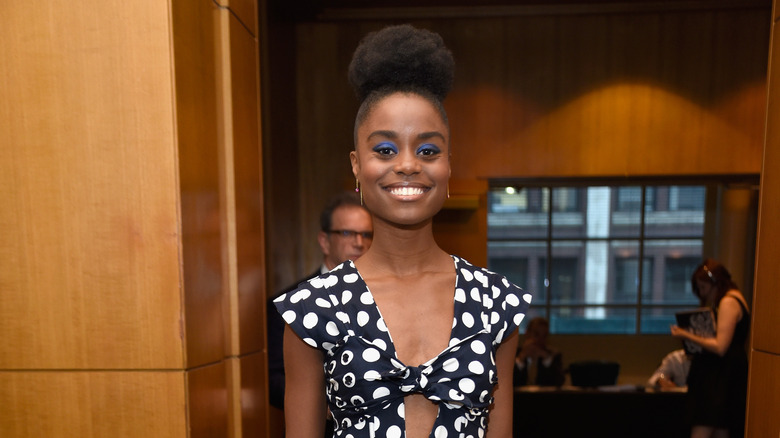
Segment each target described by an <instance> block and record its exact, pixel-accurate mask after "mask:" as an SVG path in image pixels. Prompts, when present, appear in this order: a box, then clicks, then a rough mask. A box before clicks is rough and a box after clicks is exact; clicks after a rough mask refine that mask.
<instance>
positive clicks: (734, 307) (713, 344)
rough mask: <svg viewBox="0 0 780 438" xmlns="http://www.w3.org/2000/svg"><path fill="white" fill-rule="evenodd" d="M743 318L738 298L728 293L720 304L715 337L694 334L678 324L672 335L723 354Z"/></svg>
mask: <svg viewBox="0 0 780 438" xmlns="http://www.w3.org/2000/svg"><path fill="white" fill-rule="evenodd" d="M741 318H742V308H741V306H740V305H739V301H738V298H737V297H735V296H733V295H730V294H726V295H725V296H724V297H723V298H722V299H721V300H720V304H719V305H718V322H717V328H716V331H715V337H714V338H703V337H701V336H697V335H694V334H693V333H691V332H689V331H687V330H685V329H682V328H680V327H677V326H676V325H674V326H672V336H675V337H678V338H683V339H688V340H690V341H693V342H695V343H697V344H699V345H701V346H702V348H704V349H705V350H707V351H710V352H712V353H715V354H717V355H719V356H723V355H724V354H726V351H727V350H728V349H729V344H731V339H732V338H733V337H734V329H735V328H736V326H737V322H739V320H740V319H741Z"/></svg>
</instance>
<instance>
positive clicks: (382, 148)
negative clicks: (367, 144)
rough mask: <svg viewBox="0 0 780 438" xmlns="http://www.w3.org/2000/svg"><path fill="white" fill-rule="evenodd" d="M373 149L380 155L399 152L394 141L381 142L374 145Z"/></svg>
mask: <svg viewBox="0 0 780 438" xmlns="http://www.w3.org/2000/svg"><path fill="white" fill-rule="evenodd" d="M373 151H374V152H376V153H378V154H379V155H392V154H397V153H398V148H397V147H395V145H394V144H392V143H379V144H378V145H376V146H374V148H373Z"/></svg>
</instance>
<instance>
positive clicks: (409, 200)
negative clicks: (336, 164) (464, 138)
mask: <svg viewBox="0 0 780 438" xmlns="http://www.w3.org/2000/svg"><path fill="white" fill-rule="evenodd" d="M356 141H357V144H356V146H355V150H354V151H353V152H351V153H350V160H351V162H352V172H353V173H354V174H355V177H356V178H358V180H359V181H360V190H361V191H362V194H363V200H364V202H365V204H366V206H367V207H368V208H369V210H371V212H372V213H373V214H374V215H375V216H377V217H378V218H380V219H383V220H386V221H388V222H392V223H396V224H399V225H414V224H418V223H421V222H424V221H426V220H428V219H430V218H432V217H433V215H434V214H436V212H438V211H439V210H440V209H441V206H442V204H443V203H444V200H445V199H446V196H447V182H448V180H449V176H450V160H449V153H450V150H449V131H448V130H447V126H446V125H445V124H444V121H443V120H442V118H441V115H440V114H439V112H438V111H437V110H436V108H435V107H434V106H433V105H432V104H431V103H430V102H428V101H427V100H426V99H424V98H423V97H420V96H418V95H416V94H411V93H395V94H391V95H389V96H387V97H385V98H384V99H382V100H380V101H379V102H378V103H377V104H376V105H374V108H373V109H372V110H371V112H370V113H369V114H368V117H366V118H365V120H364V121H363V123H362V124H361V125H360V126H358V129H357V140H356Z"/></svg>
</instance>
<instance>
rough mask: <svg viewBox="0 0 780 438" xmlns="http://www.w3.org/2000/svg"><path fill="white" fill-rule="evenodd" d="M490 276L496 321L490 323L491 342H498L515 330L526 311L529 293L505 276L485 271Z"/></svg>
mask: <svg viewBox="0 0 780 438" xmlns="http://www.w3.org/2000/svg"><path fill="white" fill-rule="evenodd" d="M487 272H488V275H489V276H490V278H491V282H490V292H491V295H492V298H493V311H494V312H495V313H496V314H497V319H498V321H497V322H494V323H493V324H491V333H492V334H493V343H494V344H500V343H501V342H502V341H503V340H504V338H506V337H507V336H508V335H509V334H510V333H512V332H513V331H515V330H517V328H518V327H519V326H520V323H521V322H522V321H523V319H524V318H525V315H526V313H527V312H528V306H529V305H530V304H531V294H530V293H528V292H526V291H524V290H523V289H521V288H520V287H518V286H516V285H515V284H513V283H511V282H510V281H509V280H507V278H506V277H504V276H502V275H499V274H496V273H493V272H490V271H487Z"/></svg>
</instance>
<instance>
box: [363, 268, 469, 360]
mask: <svg viewBox="0 0 780 438" xmlns="http://www.w3.org/2000/svg"><path fill="white" fill-rule="evenodd" d="M450 259H451V260H452V262H453V265H454V268H455V287H453V288H452V317H453V321H454V319H455V318H457V315H458V313H457V312H458V306H459V304H458V303H459V302H460V301H458V300H457V299H456V297H457V290H458V284H459V280H460V275H459V274H458V261H459V259H458V258H457V257H455V256H453V255H450ZM349 263H350V265H351V266H352V269H353V270H354V271H355V273H356V274H357V276H358V278H359V279H360V282H361V283H363V286H364V287H365V289H366V292H367V293H368V294H369V295H370V296H371V303H372V308H373V309H374V311H375V312H376V314H377V317H378V318H379V321H381V323H382V325H383V326H384V328H385V329H384V330H382V329H379V328H377V330H379V331H380V332H382V333H384V336H386V337H387V339H386V340H385V341H386V342H387V345H388V348H390V349H391V350H392V351H390V352H391V353H392V355H393V358H394V359H395V360H397V361H398V363H400V364H402V365H404V366H414V367H422V366H427V365H428V364H430V363H431V362H433V361H434V360H436V358H438V357H439V356H441V355H442V353H444V352H445V351H447V350H448V349H449V348H450V346H451V345H452V339H453V336H454V335H455V326H456V325H455V324H453V322H452V321H450V334H449V337H448V338H447V345H446V346H445V347H444V348H443V349H442V350H441V351H439V352H438V353H437V354H436V355H435V356H433V357H432V358H430V359H428V360H426V361H425V362H423V363H421V364H418V365H409V364H406V363H404V362H403V361H401V359H399V357H398V350H397V349H396V348H395V342H394V341H393V335H392V334H391V333H390V327H389V326H388V325H387V321H386V320H385V317H384V316H383V315H382V311H381V310H380V309H379V304H378V303H377V302H376V298H375V297H374V293H373V292H371V288H369V287H368V282H366V280H365V278H363V275H362V274H361V273H360V270H358V268H357V266H355V262H354V261H350V262H349Z"/></svg>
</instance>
